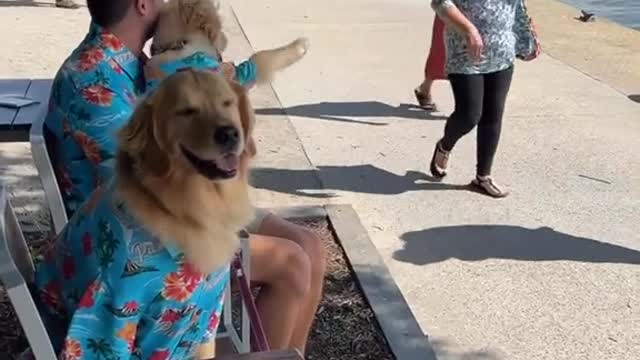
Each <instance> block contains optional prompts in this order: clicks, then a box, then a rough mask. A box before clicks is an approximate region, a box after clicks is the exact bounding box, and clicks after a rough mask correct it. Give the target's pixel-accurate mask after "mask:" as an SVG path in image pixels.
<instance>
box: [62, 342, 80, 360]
mask: <svg viewBox="0 0 640 360" xmlns="http://www.w3.org/2000/svg"><path fill="white" fill-rule="evenodd" d="M60 358H61V359H62V360H79V359H82V345H81V344H80V342H79V341H77V340H74V339H67V340H65V341H64V350H62V355H61V356H60Z"/></svg>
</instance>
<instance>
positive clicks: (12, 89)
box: [0, 79, 31, 129]
mask: <svg viewBox="0 0 640 360" xmlns="http://www.w3.org/2000/svg"><path fill="white" fill-rule="evenodd" d="M30 82H31V80H29V79H2V80H0V94H3V95H21V96H25V95H26V94H27V90H28V89H29V84H30ZM17 114H18V109H9V108H6V107H3V106H0V129H8V128H11V125H12V124H13V121H14V120H15V118H16V115H17Z"/></svg>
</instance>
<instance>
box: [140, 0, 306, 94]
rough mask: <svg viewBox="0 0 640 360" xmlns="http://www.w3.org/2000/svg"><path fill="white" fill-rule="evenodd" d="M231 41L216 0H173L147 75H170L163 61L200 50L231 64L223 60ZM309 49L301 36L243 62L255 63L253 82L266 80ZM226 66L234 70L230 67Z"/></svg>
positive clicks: (155, 42) (155, 39) (159, 28)
mask: <svg viewBox="0 0 640 360" xmlns="http://www.w3.org/2000/svg"><path fill="white" fill-rule="evenodd" d="M227 41H228V40H227V37H226V35H225V33H224V32H223V30H222V21H221V19H220V15H219V13H218V8H217V6H216V5H215V4H214V2H213V1H212V0H170V1H169V2H168V3H166V4H165V5H164V7H163V9H162V10H161V12H160V14H159V16H158V22H157V27H156V31H155V33H154V35H153V43H152V46H151V53H152V57H151V59H150V60H149V62H148V63H147V66H146V71H147V76H148V77H153V76H155V77H159V78H161V77H162V76H164V75H166V74H158V73H157V72H158V71H159V70H158V69H159V68H160V65H161V64H166V63H167V62H171V61H175V60H177V59H184V58H187V57H189V56H191V55H193V54H195V53H198V52H203V53H206V54H208V55H210V56H211V57H212V58H213V59H215V60H217V61H218V62H219V63H220V64H221V65H230V63H226V64H223V63H222V54H223V52H224V50H225V49H226V47H227ZM307 49H308V40H307V39H306V38H298V39H296V40H295V41H293V42H291V43H289V44H287V45H285V46H282V47H279V48H275V49H269V50H261V51H258V52H256V53H255V54H253V55H252V56H251V57H250V59H249V61H248V62H244V63H242V64H241V65H246V64H248V63H252V64H254V65H255V74H252V77H255V79H253V81H252V82H256V83H258V84H261V83H266V82H268V81H271V80H272V78H273V76H274V74H275V73H276V72H278V71H280V70H283V69H285V68H287V67H289V66H291V65H292V64H294V63H296V62H297V61H299V60H300V59H302V58H303V57H304V55H305V54H306V52H307ZM192 65H193V66H195V67H197V66H198V64H193V63H192ZM231 65H232V64H231ZM223 70H224V71H225V72H228V71H233V69H228V68H224V69H223ZM154 72H156V73H155V74H154Z"/></svg>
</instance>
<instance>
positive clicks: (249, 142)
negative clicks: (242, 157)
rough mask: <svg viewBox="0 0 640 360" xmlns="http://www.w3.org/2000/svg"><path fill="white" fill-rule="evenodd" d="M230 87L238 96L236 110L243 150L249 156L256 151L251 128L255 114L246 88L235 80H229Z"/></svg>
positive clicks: (254, 122)
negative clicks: (243, 140) (243, 139)
mask: <svg viewBox="0 0 640 360" xmlns="http://www.w3.org/2000/svg"><path fill="white" fill-rule="evenodd" d="M229 83H230V84H231V88H232V89H233V91H234V92H235V93H236V96H237V97H238V111H239V113H240V121H241V123H242V131H243V132H244V136H245V145H244V151H245V153H246V154H247V155H248V156H249V157H250V158H251V157H254V156H255V155H256V153H257V149H256V143H255V140H254V138H253V129H254V127H255V124H256V116H255V113H254V111H253V106H251V101H249V95H248V91H247V89H246V88H245V87H244V86H242V85H240V84H238V83H237V82H235V81H230V82H229Z"/></svg>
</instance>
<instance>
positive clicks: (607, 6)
mask: <svg viewBox="0 0 640 360" xmlns="http://www.w3.org/2000/svg"><path fill="white" fill-rule="evenodd" d="M562 1H563V2H565V3H567V4H569V5H573V6H574V7H576V8H578V9H581V10H586V11H588V12H592V13H595V14H596V16H597V17H605V18H607V19H609V20H612V21H615V22H617V23H619V24H622V25H624V26H628V27H630V28H634V29H636V30H640V0H562Z"/></svg>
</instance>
